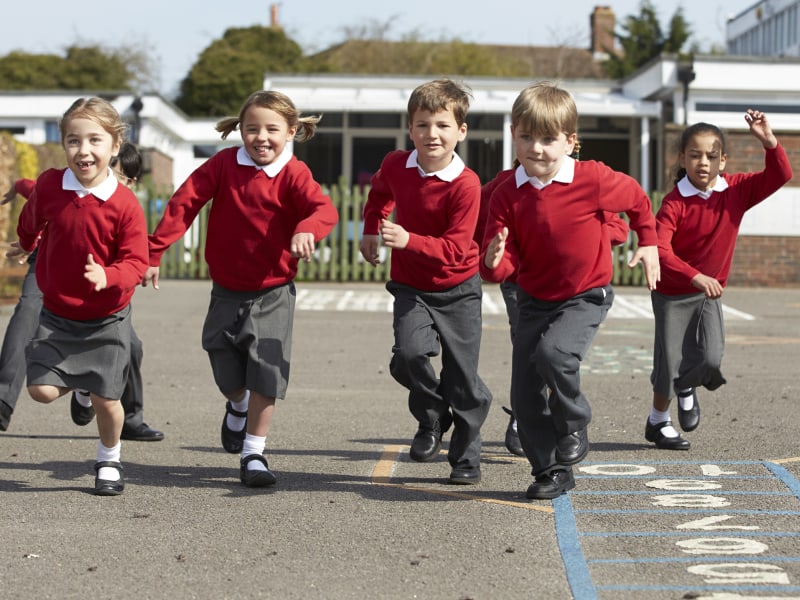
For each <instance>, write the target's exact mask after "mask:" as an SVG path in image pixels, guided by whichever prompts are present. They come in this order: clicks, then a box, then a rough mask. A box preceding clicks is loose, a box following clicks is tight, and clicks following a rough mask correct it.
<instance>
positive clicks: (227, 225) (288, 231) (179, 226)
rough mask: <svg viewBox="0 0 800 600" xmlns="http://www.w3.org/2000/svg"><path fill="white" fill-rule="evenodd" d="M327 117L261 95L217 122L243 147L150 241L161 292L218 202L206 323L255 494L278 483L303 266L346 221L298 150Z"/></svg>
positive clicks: (225, 439)
mask: <svg viewBox="0 0 800 600" xmlns="http://www.w3.org/2000/svg"><path fill="white" fill-rule="evenodd" d="M318 122H319V118H318V117H311V116H302V117H301V116H300V113H299V111H298V110H297V108H296V107H295V105H294V103H293V102H292V101H291V99H289V98H288V97H287V96H286V95H285V94H282V93H280V92H277V91H272V90H270V91H258V92H255V93H253V94H251V95H250V97H249V98H248V99H247V100H246V101H245V103H244V105H243V106H242V108H241V111H240V112H239V116H238V117H229V118H226V119H223V120H221V121H220V122H219V123H217V126H216V129H217V131H219V132H220V133H221V134H222V139H226V138H227V137H228V135H229V134H230V133H232V132H233V131H234V130H236V129H237V128H238V129H239V131H240V133H241V137H242V144H243V145H242V146H237V147H233V148H227V149H225V150H221V151H220V152H218V153H217V154H215V155H214V156H212V157H211V158H210V159H208V160H207V161H206V162H205V163H204V164H203V165H201V166H200V167H198V168H197V169H196V170H195V171H194V172H193V173H192V174H191V175H190V176H189V178H188V179H187V180H186V181H185V182H184V183H183V185H181V186H180V188H178V190H177V191H176V192H175V194H174V195H173V196H172V198H171V199H170V201H169V202H168V204H167V208H166V210H165V212H164V216H163V217H162V219H161V222H160V223H159V224H158V226H157V227H156V229H155V231H154V232H153V234H152V235H151V236H150V265H151V266H150V268H149V269H148V270H147V274H146V275H145V278H144V280H143V282H142V283H143V285H147V282H148V281H150V280H152V282H153V287H154V288H156V289H158V272H159V267H158V265H159V264H160V262H161V256H162V255H163V254H164V252H165V251H166V249H167V248H168V247H169V246H170V244H172V243H173V242H175V241H177V240H178V239H179V238H180V237H181V236H182V235H183V234H184V233H185V232H186V230H187V229H188V228H189V226H190V225H191V224H192V221H194V219H195V217H196V216H197V213H198V212H199V211H200V209H201V208H202V207H203V206H204V205H205V204H206V203H208V202H209V201H210V200H211V199H212V198H213V199H214V201H213V202H212V204H211V209H210V211H209V217H208V234H207V236H208V237H207V239H206V250H205V259H206V262H207V263H208V270H209V275H210V277H211V279H212V282H213V285H212V290H211V303H210V305H209V309H208V314H207V316H206V320H205V324H204V326H203V349H204V350H205V351H206V352H207V353H208V357H209V359H210V361H211V370H212V372H213V374H214V381H215V382H216V384H217V387H218V388H219V390H220V392H222V394H223V395H224V396H225V398H226V400H227V401H226V405H225V416H224V417H223V420H222V430H221V438H222V447H223V448H224V449H225V450H226V451H227V452H231V453H237V452H239V453H240V463H239V478H240V480H241V482H242V483H243V484H244V485H246V486H248V487H264V486H269V485H273V484H274V483H275V482H276V477H275V475H274V473H273V472H272V471H271V470H270V469H269V466H268V464H267V461H266V459H265V458H264V456H263V454H264V449H265V447H266V437H267V433H268V431H269V426H270V423H271V422H272V416H273V412H274V409H275V400H276V399H277V398H281V399H283V398H284V397H285V396H286V390H287V387H288V384H289V361H290V355H291V347H292V324H293V321H294V306H295V287H294V283H293V279H294V277H295V275H296V274H297V261H298V259H300V258H302V259H303V260H305V261H310V260H311V258H312V255H313V253H314V248H315V243H316V242H317V241H319V240H320V239H322V238H324V237H325V236H326V235H328V233H330V231H331V230H332V229H333V227H334V226H335V225H336V223H337V222H338V219H339V217H338V214H337V212H336V209H335V208H334V206H333V204H332V203H331V200H330V198H329V197H328V196H326V195H325V194H324V193H323V192H322V189H321V188H320V185H319V184H318V183H317V182H316V181H314V178H313V177H312V175H311V171H310V170H309V169H308V167H307V166H306V165H305V164H304V163H303V162H301V161H299V160H297V158H296V157H295V156H294V155H293V154H292V150H291V142H292V141H295V140H296V141H303V140H307V139H310V138H311V137H312V136H313V135H314V132H315V130H316V125H317V123H318Z"/></svg>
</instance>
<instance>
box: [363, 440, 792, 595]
mask: <svg viewBox="0 0 800 600" xmlns="http://www.w3.org/2000/svg"><path fill="white" fill-rule="evenodd" d="M407 451H408V446H404V445H391V446H386V447H385V448H384V451H383V454H382V455H381V457H380V459H379V460H378V462H377V464H376V466H375V468H374V469H373V472H372V483H373V484H374V485H381V486H390V487H394V488H399V489H405V490H409V491H413V492H423V493H428V494H438V495H445V496H451V497H454V498H459V499H471V500H475V501H478V502H484V503H491V504H502V505H506V506H513V507H518V508H524V509H526V510H538V511H541V512H548V513H553V514H554V518H555V528H556V535H557V539H558V546H559V550H560V552H561V556H562V560H563V562H564V566H565V569H566V574H567V580H568V583H569V585H570V588H571V590H572V595H573V597H575V598H581V599H582V600H594V599H599V598H615V597H617V596H618V595H619V594H620V593H628V594H634V595H635V594H654V593H658V592H661V593H665V592H666V593H680V594H681V597H684V598H689V597H691V598H696V599H702V598H708V599H711V598H714V599H717V600H722V599H734V598H750V597H753V598H755V597H758V598H762V599H763V598H767V597H769V598H800V519H798V518H797V517H798V516H800V482H799V481H798V480H797V479H796V478H795V477H794V475H792V474H791V473H790V472H789V471H788V470H787V469H786V468H785V467H784V466H782V465H783V464H789V463H795V462H798V461H800V458H787V459H782V460H778V461H719V462H701V461H663V462H660V461H652V462H626V463H581V465H579V466H577V467H575V471H576V479H577V481H578V486H577V487H576V489H575V490H573V491H571V492H569V493H568V494H564V495H562V496H559V497H558V498H556V499H555V500H553V501H552V508H551V507H550V506H549V503H548V504H542V503H536V502H512V501H507V500H502V499H498V498H491V497H490V496H487V495H485V490H484V495H477V494H476V493H469V492H451V491H449V490H443V489H441V488H437V487H432V486H430V487H426V486H421V485H409V484H404V483H402V482H401V481H400V480H395V479H393V474H394V471H395V468H396V466H397V465H398V463H399V462H400V456H401V454H403V453H405V452H407ZM519 460H520V461H521V460H523V459H519ZM476 491H477V489H476ZM764 594H767V595H768V596H765V595H764ZM626 597H628V596H626ZM631 597H633V596H631Z"/></svg>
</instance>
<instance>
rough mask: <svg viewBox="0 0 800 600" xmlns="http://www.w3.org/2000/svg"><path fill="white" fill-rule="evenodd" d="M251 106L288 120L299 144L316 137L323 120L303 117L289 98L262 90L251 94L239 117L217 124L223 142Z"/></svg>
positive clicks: (271, 91)
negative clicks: (318, 126)
mask: <svg viewBox="0 0 800 600" xmlns="http://www.w3.org/2000/svg"><path fill="white" fill-rule="evenodd" d="M251 106H258V107H261V108H268V109H270V110H273V111H275V112H276V113H278V114H279V115H280V116H282V117H283V118H284V119H286V122H287V123H288V124H289V127H290V128H292V127H296V128H297V134H296V135H295V138H294V139H295V141H297V142H304V141H306V140H310V139H311V138H312V137H314V133H315V132H316V129H317V123H319V121H320V119H321V118H322V117H321V116H317V117H310V116H309V117H301V116H300V111H298V110H297V107H295V105H294V102H292V100H291V99H290V98H289V96H287V95H286V94H283V93H281V92H277V91H275V90H261V91H258V92H253V93H252V94H250V97H249V98H248V99H247V100H246V101H245V103H244V104H243V105H242V108H241V110H240V111H239V116H238V117H227V118H225V119H222V120H221V121H219V122H218V123H217V125H216V127H215V129H216V130H217V131H219V132H220V133H221V134H222V139H223V140H224V139H225V138H227V137H228V136H229V135H230V134H231V132H233V131H235V130H236V129H237V128H238V127H239V125H241V123H242V121H243V120H244V115H245V113H246V112H247V110H248V109H249V108H250V107H251Z"/></svg>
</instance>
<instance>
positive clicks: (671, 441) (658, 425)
mask: <svg viewBox="0 0 800 600" xmlns="http://www.w3.org/2000/svg"><path fill="white" fill-rule="evenodd" d="M669 405H670V397H669V396H667V395H666V394H661V393H659V392H657V391H653V406H652V408H651V409H650V416H649V417H648V418H647V423H646V426H645V430H644V437H645V439H646V440H647V441H649V442H653V443H654V444H655V445H656V448H661V449H663V450H688V449H689V448H690V447H691V444H690V443H689V441H688V440H685V439H683V438H682V437H681V434H680V433H678V431H677V429H675V428H674V427H673V426H672V420H671V419H670V417H669Z"/></svg>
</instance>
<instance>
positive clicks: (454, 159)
mask: <svg viewBox="0 0 800 600" xmlns="http://www.w3.org/2000/svg"><path fill="white" fill-rule="evenodd" d="M468 110H469V92H468V91H467V90H466V89H465V88H463V87H462V86H461V85H459V84H457V83H456V82H453V81H450V80H447V79H441V80H437V81H431V82H428V83H425V84H422V85H420V86H419V87H417V88H416V89H415V90H414V91H413V92H412V93H411V96H410V97H409V100H408V123H409V124H408V129H409V137H410V138H411V141H412V142H413V144H414V150H412V151H404V150H396V151H394V152H390V153H389V154H388V155H386V157H385V158H384V159H383V162H382V164H381V167H380V169H379V170H378V172H377V173H376V174H375V175H374V176H373V178H372V188H371V189H370V192H369V196H368V199H367V204H366V206H365V207H364V235H363V237H362V240H361V254H362V255H363V256H364V258H365V259H366V260H367V262H369V263H371V264H373V265H375V264H378V260H379V259H378V256H379V255H378V245H379V235H378V234H380V236H382V237H383V242H384V244H386V246H388V247H389V248H391V249H392V266H391V280H390V281H389V282H388V283H387V284H386V289H387V290H388V291H389V292H390V293H391V294H392V295H393V296H394V339H395V342H394V346H393V347H392V359H391V362H390V365H389V369H390V372H391V374H392V376H393V377H394V378H395V380H397V382H398V383H399V384H400V385H402V386H403V387H405V388H407V389H408V408H409V410H410V412H411V414H412V415H413V416H414V418H415V419H416V420H417V422H418V428H417V433H416V434H415V436H414V439H413V440H412V442H411V450H410V457H411V459H412V460H415V461H419V462H425V461H430V460H433V459H434V458H435V457H436V456H437V455H438V452H439V447H440V445H441V441H442V435H443V434H444V433H445V432H446V431H447V430H448V429H449V428H450V426H451V425H453V434H452V436H451V438H450V447H449V449H448V453H447V459H448V462H449V463H450V466H451V471H450V476H449V478H448V482H449V483H451V484H459V485H466V484H475V483H478V482H479V481H480V479H481V471H480V453H481V436H480V430H481V426H482V425H483V422H484V420H485V419H486V415H487V413H488V412H489V405H490V403H491V400H492V396H491V394H490V392H489V390H488V389H487V388H486V386H485V385H484V383H483V381H482V380H481V378H480V377H479V376H478V354H479V351H480V343H481V298H482V291H481V280H480V276H479V275H478V244H477V243H475V241H474V240H473V235H474V233H475V227H476V225H477V219H478V211H479V205H480V180H479V179H478V176H477V175H476V174H475V173H474V172H473V171H471V170H470V169H468V168H467V167H466V166H465V165H464V163H463V161H462V160H461V158H460V157H459V156H458V155H457V154H456V153H455V148H456V144H457V143H458V142H461V141H464V139H465V138H466V135H467V123H466V117H467V111H468ZM393 210H394V211H395V222H391V221H389V220H388V219H389V215H390V214H391V213H392V211H393ZM440 351H441V354H442V369H441V373H440V374H439V375H438V376H437V374H436V372H435V370H434V368H433V365H432V363H431V360H430V359H431V357H433V356H437V355H438V354H439V352H440Z"/></svg>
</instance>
